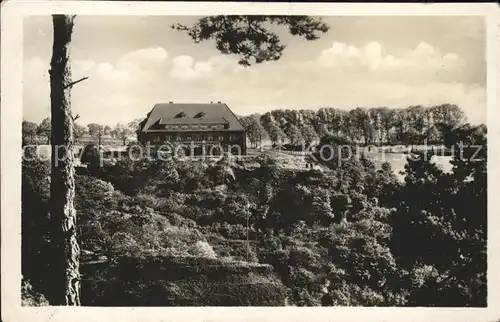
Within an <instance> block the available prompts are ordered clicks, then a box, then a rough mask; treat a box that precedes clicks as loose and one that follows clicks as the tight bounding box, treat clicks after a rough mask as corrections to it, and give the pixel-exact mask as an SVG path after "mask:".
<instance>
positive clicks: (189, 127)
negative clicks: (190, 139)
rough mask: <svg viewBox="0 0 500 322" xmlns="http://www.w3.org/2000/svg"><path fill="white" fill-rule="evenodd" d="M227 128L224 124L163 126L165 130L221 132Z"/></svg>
mask: <svg viewBox="0 0 500 322" xmlns="http://www.w3.org/2000/svg"><path fill="white" fill-rule="evenodd" d="M224 128H227V126H225V125H224V124H182V125H165V129H166V130H170V131H177V130H194V131H196V130H223V129H224Z"/></svg>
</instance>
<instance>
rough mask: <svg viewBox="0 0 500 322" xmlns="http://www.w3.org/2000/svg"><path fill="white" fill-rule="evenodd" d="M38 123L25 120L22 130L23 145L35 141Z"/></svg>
mask: <svg viewBox="0 0 500 322" xmlns="http://www.w3.org/2000/svg"><path fill="white" fill-rule="evenodd" d="M36 130H37V125H36V123H33V122H30V121H23V124H22V131H23V146H24V145H26V144H28V143H29V142H32V141H33V138H34V137H35V135H36Z"/></svg>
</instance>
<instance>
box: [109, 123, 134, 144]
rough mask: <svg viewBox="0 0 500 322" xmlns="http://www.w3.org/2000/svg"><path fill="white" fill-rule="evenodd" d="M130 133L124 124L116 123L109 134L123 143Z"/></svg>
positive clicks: (125, 142)
mask: <svg viewBox="0 0 500 322" xmlns="http://www.w3.org/2000/svg"><path fill="white" fill-rule="evenodd" d="M131 133H132V131H131V130H130V129H129V128H128V127H127V126H126V125H124V124H121V123H118V124H116V126H115V128H114V129H113V130H112V131H111V134H112V135H113V136H114V137H115V138H117V139H120V140H122V143H123V145H126V144H127V138H128V136H129V135H130V134H131Z"/></svg>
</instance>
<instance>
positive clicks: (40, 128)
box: [22, 118, 140, 145]
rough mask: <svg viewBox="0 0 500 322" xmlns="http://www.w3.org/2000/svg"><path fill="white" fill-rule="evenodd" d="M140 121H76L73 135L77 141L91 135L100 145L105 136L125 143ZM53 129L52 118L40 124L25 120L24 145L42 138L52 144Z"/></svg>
mask: <svg viewBox="0 0 500 322" xmlns="http://www.w3.org/2000/svg"><path fill="white" fill-rule="evenodd" d="M139 121H140V119H135V120H133V121H131V122H129V123H117V124H116V125H115V126H109V125H102V124H98V123H89V124H87V125H86V126H84V125H81V124H78V123H76V122H74V126H73V135H74V139H75V140H76V141H78V140H81V139H82V138H84V137H85V136H86V135H89V136H90V137H91V138H92V139H93V140H94V141H95V142H96V143H98V144H99V145H100V144H101V140H102V139H103V138H104V137H111V138H112V139H114V140H120V141H121V142H122V143H123V145H125V144H126V143H127V139H128V138H129V137H130V136H131V135H134V134H135V133H136V129H137V127H138V124H139ZM51 130H52V128H51V119H50V118H45V119H43V120H42V122H40V124H37V123H36V122H31V121H26V120H24V121H23V123H22V134H23V145H26V144H31V143H38V142H39V141H40V140H41V142H45V143H46V144H50V142H51Z"/></svg>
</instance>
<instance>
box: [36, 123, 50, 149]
mask: <svg viewBox="0 0 500 322" xmlns="http://www.w3.org/2000/svg"><path fill="white" fill-rule="evenodd" d="M51 131H52V123H51V120H50V117H47V118H45V119H43V121H42V123H40V125H38V129H37V134H38V135H42V136H45V137H46V138H47V144H49V143H50V137H51V133H50V132H51Z"/></svg>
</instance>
